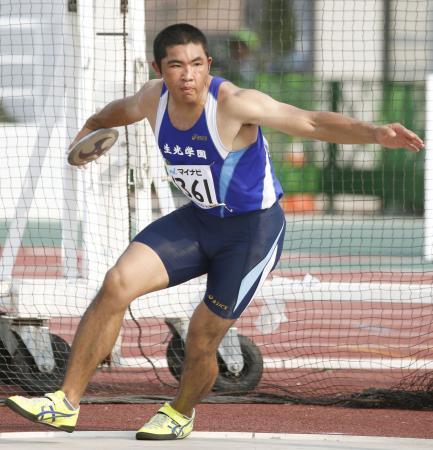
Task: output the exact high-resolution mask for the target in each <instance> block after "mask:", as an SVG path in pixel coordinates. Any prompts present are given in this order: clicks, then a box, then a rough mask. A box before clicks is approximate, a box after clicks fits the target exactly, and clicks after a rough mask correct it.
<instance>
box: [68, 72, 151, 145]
mask: <svg viewBox="0 0 433 450" xmlns="http://www.w3.org/2000/svg"><path fill="white" fill-rule="evenodd" d="M154 90H155V82H154V81H151V82H148V83H146V84H145V85H144V86H143V87H142V88H141V89H140V90H139V91H138V92H137V93H136V94H135V95H131V96H129V97H125V98H122V99H119V100H114V101H112V102H110V103H108V104H107V105H106V106H105V107H104V108H102V109H101V110H100V111H98V112H97V113H95V114H93V115H92V116H90V117H89V118H88V119H87V121H86V123H85V124H84V126H83V128H82V129H81V130H80V131H79V132H78V134H77V135H76V136H75V138H74V140H73V141H72V143H71V145H70V148H71V147H73V146H74V144H75V143H76V142H78V141H79V140H80V139H81V138H83V137H84V136H86V135H87V134H89V133H90V132H92V131H94V130H98V129H99V128H113V127H121V126H124V125H130V124H131V123H135V122H139V121H140V120H142V119H144V118H145V117H147V115H148V111H147V109H148V108H149V103H150V98H151V96H152V94H153V91H154Z"/></svg>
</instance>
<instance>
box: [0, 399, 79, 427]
mask: <svg viewBox="0 0 433 450" xmlns="http://www.w3.org/2000/svg"><path fill="white" fill-rule="evenodd" d="M5 405H6V406H8V407H9V408H10V409H12V411H15V412H16V413H18V414H19V415H20V416H23V417H25V418H26V419H29V420H31V421H32V422H34V423H40V424H42V425H46V426H47V427H51V428H57V429H58V430H62V431H66V433H72V432H73V431H74V430H75V427H71V426H68V425H59V426H57V425H51V424H49V423H45V422H41V421H40V420H38V419H37V416H35V415H34V414H31V413H29V412H27V411H26V410H25V409H23V408H21V407H20V406H18V405H17V404H16V403H14V402H13V401H11V400H9V399H7V400H6V402H5Z"/></svg>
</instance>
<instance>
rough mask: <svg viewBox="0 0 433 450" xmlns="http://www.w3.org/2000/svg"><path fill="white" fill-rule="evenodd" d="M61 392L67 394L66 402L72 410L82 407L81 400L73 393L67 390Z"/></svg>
mask: <svg viewBox="0 0 433 450" xmlns="http://www.w3.org/2000/svg"><path fill="white" fill-rule="evenodd" d="M61 391H62V392H63V393H64V394H65V402H66V404H67V406H70V407H71V408H72V409H78V408H79V407H80V398H79V397H77V396H76V395H74V394H73V392H71V391H69V390H65V389H63V388H62V389H61Z"/></svg>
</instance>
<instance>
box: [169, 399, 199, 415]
mask: <svg viewBox="0 0 433 450" xmlns="http://www.w3.org/2000/svg"><path fill="white" fill-rule="evenodd" d="M169 405H170V406H171V407H172V408H173V409H174V410H175V411H176V412H177V413H179V414H180V415H182V416H184V417H185V418H186V419H192V416H193V415H194V409H186V408H177V407H176V406H174V402H170V403H169Z"/></svg>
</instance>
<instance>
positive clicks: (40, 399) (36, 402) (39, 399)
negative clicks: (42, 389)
mask: <svg viewBox="0 0 433 450" xmlns="http://www.w3.org/2000/svg"><path fill="white" fill-rule="evenodd" d="M45 400H48V401H49V402H50V403H51V405H54V402H53V401H52V400H51V399H50V398H48V397H36V398H28V399H27V401H28V402H29V403H30V404H31V405H34V406H37V405H39V404H40V403H41V402H43V401H45Z"/></svg>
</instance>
